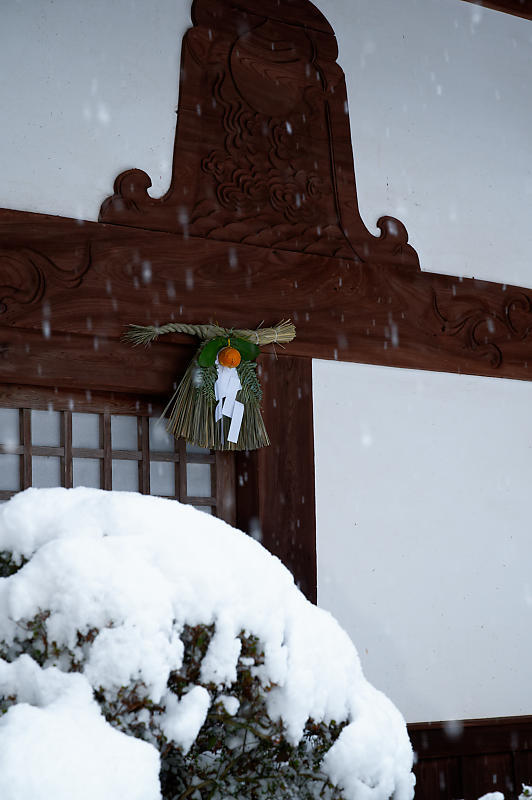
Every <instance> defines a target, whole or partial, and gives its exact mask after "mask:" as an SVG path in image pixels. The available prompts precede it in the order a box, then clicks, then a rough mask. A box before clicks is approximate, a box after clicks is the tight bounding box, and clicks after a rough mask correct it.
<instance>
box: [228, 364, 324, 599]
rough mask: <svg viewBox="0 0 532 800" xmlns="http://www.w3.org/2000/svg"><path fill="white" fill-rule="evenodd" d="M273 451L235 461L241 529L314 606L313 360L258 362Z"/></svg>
mask: <svg viewBox="0 0 532 800" xmlns="http://www.w3.org/2000/svg"><path fill="white" fill-rule="evenodd" d="M259 363H260V370H261V385H262V388H263V392H264V396H263V416H264V421H265V424H266V429H267V431H268V435H269V437H270V440H271V445H270V446H269V447H264V448H262V449H261V450H257V451H254V452H251V453H241V454H238V456H237V464H236V468H237V480H236V483H237V527H239V528H241V529H242V530H245V531H246V532H248V533H250V534H251V535H252V536H255V537H256V538H258V539H259V540H260V541H261V543H262V544H263V545H264V546H265V547H267V548H268V550H270V552H271V553H273V554H274V555H276V556H278V557H279V558H280V559H281V561H282V562H283V563H284V564H285V565H286V566H287V567H288V569H289V570H290V571H291V572H292V573H293V575H294V578H295V581H296V583H297V585H298V586H299V587H300V589H301V590H302V592H304V594H305V595H306V596H307V597H308V599H309V600H312V602H316V512H315V500H314V431H313V409H312V361H311V359H309V358H297V357H290V356H285V355H281V356H279V357H278V358H276V357H275V356H274V355H272V354H265V355H263V356H262V357H261V358H260V359H259Z"/></svg>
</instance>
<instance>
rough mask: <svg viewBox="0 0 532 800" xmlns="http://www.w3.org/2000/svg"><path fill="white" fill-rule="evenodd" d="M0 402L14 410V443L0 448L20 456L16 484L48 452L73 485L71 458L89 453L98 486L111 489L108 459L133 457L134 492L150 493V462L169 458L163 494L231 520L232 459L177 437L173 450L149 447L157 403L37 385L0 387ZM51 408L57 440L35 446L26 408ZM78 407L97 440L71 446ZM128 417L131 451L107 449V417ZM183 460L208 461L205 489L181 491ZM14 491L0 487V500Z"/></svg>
mask: <svg viewBox="0 0 532 800" xmlns="http://www.w3.org/2000/svg"><path fill="white" fill-rule="evenodd" d="M0 407H2V408H14V409H18V410H19V415H20V417H19V419H20V444H19V445H17V446H9V447H7V446H5V445H2V444H0V453H4V454H10V455H18V456H19V457H20V487H21V488H20V489H19V490H18V491H21V490H24V489H27V488H29V487H30V486H31V485H32V459H33V456H53V457H58V458H60V459H61V486H64V487H65V488H71V487H72V485H73V459H74V458H93V459H98V460H99V461H100V469H101V478H100V486H101V488H103V489H112V462H113V460H128V461H136V462H138V473H139V475H138V491H139V492H140V493H141V494H150V464H152V463H157V462H162V461H164V462H172V463H174V464H175V467H176V468H175V473H174V474H175V493H174V495H173V496H171V497H169V499H176V500H180V502H183V503H186V504H188V505H193V506H196V507H209V508H210V509H211V513H213V514H214V515H215V516H218V517H220V518H221V519H223V520H224V521H226V522H229V524H234V523H235V502H234V494H235V470H234V461H233V459H232V458H231V454H228V453H209V454H207V453H205V454H203V453H193V452H187V448H186V443H185V441H184V440H183V439H178V440H175V446H174V451H173V452H170V451H168V452H162V451H156V450H154V451H152V450H151V448H150V439H149V420H150V419H154V418H155V419H156V418H158V417H159V415H160V413H161V411H162V406H161V404H157V403H153V402H152V401H151V400H148V401H142V400H139V399H133V398H131V397H128V396H124V397H121V396H120V395H119V394H114V395H113V396H112V397H109V396H106V395H97V396H96V397H93V396H92V395H90V396H89V398H87V396H85V397H82V396H80V395H79V394H78V395H77V394H76V393H73V392H71V391H68V390H66V391H61V390H59V389H57V390H54V391H52V392H50V391H49V390H48V391H47V390H46V389H40V388H38V387H24V388H19V389H9V388H8V389H4V390H2V391H1V392H0ZM32 410H42V411H47V410H53V411H57V412H59V413H60V414H61V424H60V444H59V445H58V446H48V445H35V444H33V442H32V435H31V411H32ZM73 411H82V412H84V413H91V414H95V415H98V417H99V436H100V444H99V447H98V448H86V447H84V448H76V447H73V446H72V413H73ZM119 415H122V416H134V417H136V419H137V439H138V447H137V449H136V450H119V449H113V448H112V441H111V420H112V417H113V416H119ZM188 464H209V465H210V466H211V470H210V472H211V494H210V495H209V496H194V495H189V494H188V493H187V477H186V468H187V465H188ZM14 494H17V491H9V490H0V501H2V500H7V499H9V498H10V497H12V496H13V495H14Z"/></svg>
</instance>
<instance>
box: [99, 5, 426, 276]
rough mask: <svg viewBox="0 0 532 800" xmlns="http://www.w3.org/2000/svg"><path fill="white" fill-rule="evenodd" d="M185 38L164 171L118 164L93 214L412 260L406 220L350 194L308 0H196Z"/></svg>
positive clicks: (330, 47) (339, 93)
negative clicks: (161, 190)
mask: <svg viewBox="0 0 532 800" xmlns="http://www.w3.org/2000/svg"><path fill="white" fill-rule="evenodd" d="M192 18H193V21H194V26H195V27H193V28H191V29H189V30H188V31H187V33H186V35H185V37H184V40H183V50H182V64H181V82H180V92H179V98H180V99H179V110H178V125H177V130H176V138H175V147H174V160H173V168H172V181H171V185H170V188H169V190H168V192H167V193H166V194H165V195H164V196H163V197H161V198H152V197H150V195H149V194H148V189H149V188H150V186H151V180H150V178H149V176H148V175H147V174H146V173H145V172H143V171H142V170H138V169H130V170H127V171H125V172H123V173H121V174H120V175H119V176H118V177H117V178H116V180H115V184H114V194H113V195H112V196H110V197H108V198H107V199H106V200H105V201H104V203H103V204H102V207H101V211H100V221H102V222H109V223H114V224H119V225H132V226H134V227H142V228H148V229H153V230H164V231H167V232H171V233H180V234H182V235H183V236H187V237H188V236H194V237H201V238H208V239H216V240H219V241H227V242H231V243H246V244H253V245H256V246H260V247H266V248H271V247H275V248H279V249H284V250H291V251H295V252H303V253H313V254H321V255H329V256H336V257H340V258H346V259H350V260H355V261H358V262H372V261H374V262H375V261H377V262H380V263H391V264H397V265H401V266H408V267H410V268H415V269H418V268H419V263H418V258H417V254H416V253H415V251H414V250H413V248H412V247H411V246H410V245H409V244H408V234H407V232H406V228H405V226H404V225H403V224H402V223H401V222H400V221H399V220H396V219H394V218H393V217H382V218H381V219H380V220H379V222H378V226H379V228H380V231H381V235H380V236H374V235H373V234H371V233H370V232H369V231H368V229H367V228H366V227H365V225H364V223H363V222H362V219H361V217H360V213H359V211H358V206H357V202H356V187H355V180H354V166H353V154H352V149H351V138H350V129H349V119H348V116H347V93H346V88H345V80H344V75H343V72H342V70H341V69H340V67H339V66H338V64H337V63H336V58H337V55H338V51H337V45H336V39H335V37H334V34H333V32H332V29H331V28H330V25H329V24H328V22H327V21H326V20H325V18H324V17H323V15H322V14H321V13H320V12H319V11H318V10H317V9H316V7H315V6H314V5H313V4H312V3H310V2H309V0H284V2H283V3H282V4H279V3H278V2H277V0H264V1H262V0H195V2H194V4H193V9H192Z"/></svg>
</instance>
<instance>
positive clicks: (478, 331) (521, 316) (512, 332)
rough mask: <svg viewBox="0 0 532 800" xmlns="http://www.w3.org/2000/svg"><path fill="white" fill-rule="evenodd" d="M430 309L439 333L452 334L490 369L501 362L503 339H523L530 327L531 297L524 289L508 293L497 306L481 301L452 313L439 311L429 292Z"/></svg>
mask: <svg viewBox="0 0 532 800" xmlns="http://www.w3.org/2000/svg"><path fill="white" fill-rule="evenodd" d="M433 310H434V314H435V316H436V319H437V320H438V323H439V325H440V332H441V333H443V334H445V335H447V336H456V337H457V338H458V339H460V341H462V343H463V345H464V347H466V348H467V349H469V350H471V351H473V352H475V353H477V354H478V355H479V356H480V357H483V358H487V359H488V360H489V363H490V365H491V366H492V367H493V368H494V369H497V368H498V367H500V366H501V364H502V362H503V345H504V343H505V342H508V341H509V340H514V341H523V340H525V339H527V338H528V337H529V336H530V333H531V330H532V298H531V297H530V296H529V295H527V294H525V293H524V292H520V293H518V294H512V295H511V296H510V297H509V298H508V300H507V301H506V302H505V303H504V304H503V306H502V308H501V309H498V310H495V309H494V308H493V307H491V308H490V307H488V306H487V305H486V306H484V305H481V306H479V307H477V308H474V309H468V310H467V311H465V312H463V313H461V314H459V315H457V316H454V317H451V316H450V315H448V314H445V313H443V312H442V310H441V308H440V305H439V302H438V298H437V296H436V294H435V293H433Z"/></svg>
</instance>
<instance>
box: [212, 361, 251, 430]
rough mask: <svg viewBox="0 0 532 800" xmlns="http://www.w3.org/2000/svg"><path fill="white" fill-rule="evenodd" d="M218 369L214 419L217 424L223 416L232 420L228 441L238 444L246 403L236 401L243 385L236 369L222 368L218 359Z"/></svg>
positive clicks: (215, 385)
mask: <svg viewBox="0 0 532 800" xmlns="http://www.w3.org/2000/svg"><path fill="white" fill-rule="evenodd" d="M216 369H217V371H218V378H217V380H216V383H215V384H214V395H215V397H216V410H215V412H214V418H215V420H216V422H218V421H219V420H221V419H222V416H223V417H229V418H230V420H231V425H230V426H229V433H228V434H227V440H228V441H229V442H235V443H236V442H237V441H238V436H239V434H240V426H241V425H242V417H243V416H244V403H241V402H239V401H238V400H237V399H236V396H237V394H238V392H239V391H240V389H241V388H242V384H241V383H240V378H239V377H238V372H237V370H236V369H235V368H234V367H222V365H221V364H219V363H218V358H217V359H216ZM222 435H223V426H222Z"/></svg>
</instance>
